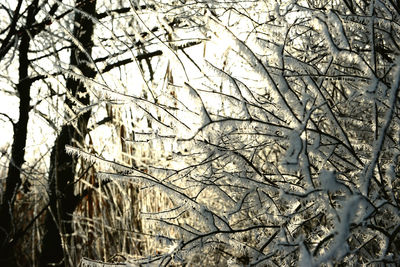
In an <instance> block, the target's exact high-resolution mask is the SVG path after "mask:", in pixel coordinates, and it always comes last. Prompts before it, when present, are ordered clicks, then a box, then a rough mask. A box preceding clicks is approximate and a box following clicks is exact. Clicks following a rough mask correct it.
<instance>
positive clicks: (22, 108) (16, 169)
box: [0, 0, 38, 266]
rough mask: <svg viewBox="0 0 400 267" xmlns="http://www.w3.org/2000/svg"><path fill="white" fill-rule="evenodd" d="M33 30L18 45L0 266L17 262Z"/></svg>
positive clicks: (32, 9)
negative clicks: (17, 219) (17, 206)
mask: <svg viewBox="0 0 400 267" xmlns="http://www.w3.org/2000/svg"><path fill="white" fill-rule="evenodd" d="M37 7H38V1H37V0H36V1H33V2H32V3H31V5H30V6H29V7H28V15H27V19H26V25H32V24H33V23H34V22H35V15H36V13H37V10H38V9H37ZM33 35H34V34H33V33H28V31H27V30H26V31H23V32H21V37H20V38H21V39H20V44H19V48H18V52H19V55H18V56H19V67H18V75H19V82H18V84H17V86H16V89H17V92H18V96H19V101H20V102H19V119H18V122H17V123H15V124H14V125H13V126H14V127H13V130H14V135H13V143H12V146H11V155H10V162H9V165H8V173H7V177H6V188H5V192H4V194H3V198H2V202H1V206H0V266H15V265H16V260H15V253H14V250H13V247H14V244H15V241H16V240H15V236H14V235H15V233H16V232H17V230H18V229H17V227H18V226H17V225H15V224H14V218H13V215H14V214H13V211H14V202H15V198H16V196H17V194H18V191H19V189H20V186H21V168H22V165H23V164H24V162H25V160H24V156H25V145H26V137H27V132H28V120H29V111H30V103H29V102H30V89H31V85H32V81H31V80H30V78H29V76H28V75H29V74H28V67H29V59H28V51H29V44H30V41H31V38H32V37H33Z"/></svg>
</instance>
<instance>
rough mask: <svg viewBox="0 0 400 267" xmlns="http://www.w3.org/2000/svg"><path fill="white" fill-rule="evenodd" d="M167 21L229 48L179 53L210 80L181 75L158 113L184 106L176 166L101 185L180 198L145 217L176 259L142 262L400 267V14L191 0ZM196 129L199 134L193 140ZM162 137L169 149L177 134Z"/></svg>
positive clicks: (361, 6) (353, 7) (343, 4)
mask: <svg viewBox="0 0 400 267" xmlns="http://www.w3.org/2000/svg"><path fill="white" fill-rule="evenodd" d="M161 8H162V7H159V9H158V10H162V9H161ZM167 10H168V11H169V12H171V13H168V11H166V12H167V13H166V14H170V16H175V15H176V16H178V17H179V15H177V14H184V15H183V16H182V17H184V16H185V17H186V19H184V18H183V20H184V21H185V23H186V25H187V28H190V29H193V28H195V27H199V29H200V30H201V31H199V32H196V34H200V33H202V34H204V35H203V38H206V39H210V40H211V41H214V43H217V44H218V45H219V46H214V47H213V44H212V43H211V42H207V43H206V45H205V46H204V47H205V50H206V55H205V60H204V61H202V60H201V59H193V58H192V56H191V55H190V53H185V54H183V55H182V54H180V56H181V57H180V59H181V62H184V61H183V60H184V58H185V56H186V57H189V58H191V59H192V60H193V63H194V67H193V68H198V69H199V71H200V72H201V73H202V74H203V75H202V79H199V78H198V77H195V78H196V79H194V78H193V76H194V74H193V73H194V72H193V73H191V75H193V76H191V75H189V76H188V77H182V78H181V80H179V79H176V76H175V79H174V84H173V85H171V87H170V88H171V90H173V91H174V93H173V94H171V96H172V97H170V98H169V99H165V100H164V101H165V102H160V100H159V101H158V104H159V107H160V106H167V104H168V103H171V102H172V101H174V100H173V99H172V98H174V97H176V98H177V102H176V103H177V106H175V107H174V108H172V107H171V108H170V109H169V110H171V113H172V114H174V115H176V117H175V118H177V120H176V121H174V119H171V117H170V114H165V113H164V114H162V115H163V116H162V119H161V120H162V121H168V122H171V121H172V123H174V122H175V128H174V129H175V130H176V132H174V134H173V135H174V136H175V138H176V139H175V140H176V141H175V142H176V143H175V144H176V145H177V149H176V150H175V154H174V156H173V159H172V161H173V163H171V162H166V163H165V164H161V163H160V164H159V165H157V166H152V167H150V168H149V172H144V171H140V170H137V169H130V168H129V166H125V168H126V169H125V171H126V172H128V174H121V173H113V172H102V173H101V175H100V177H103V179H104V180H109V179H111V180H114V181H118V180H120V179H123V180H124V181H126V180H132V181H135V182H137V183H138V182H139V183H144V184H145V185H146V188H147V190H154V188H158V189H159V190H161V191H163V192H164V193H165V194H167V195H168V196H169V197H170V198H171V201H172V203H173V206H172V207H171V208H170V209H167V210H163V211H162V212H160V211H155V212H154V213H152V214H147V215H146V216H147V217H149V219H150V220H152V221H156V222H159V223H160V228H158V230H160V235H159V236H158V238H159V239H161V240H163V241H164V242H165V243H164V245H165V247H164V248H166V249H167V248H168V250H165V251H164V253H162V254H161V255H155V256H153V257H151V258H150V259H149V258H144V259H142V260H141V261H139V262H141V263H148V262H157V263H158V264H160V265H168V264H170V263H171V261H175V262H180V261H181V262H182V263H183V264H194V263H195V262H197V263H198V262H200V263H199V264H200V265H204V264H206V262H207V261H211V263H212V264H215V263H216V262H220V263H222V264H226V263H228V262H229V263H231V264H233V263H237V264H244V265H258V264H260V265H271V266H274V265H281V264H282V263H283V264H285V265H290V266H292V265H296V264H299V265H300V266H319V265H320V264H329V263H333V264H340V263H344V262H345V263H348V264H355V265H357V264H372V263H382V264H391V265H393V266H394V265H396V264H398V263H399V261H400V259H399V254H398V251H399V240H400V239H399V236H398V233H399V231H400V224H399V216H398V211H399V205H398V189H397V187H396V184H397V183H398V181H399V175H398V149H399V147H398V145H399V136H398V133H397V130H396V129H397V128H398V124H399V120H398V119H399V117H398V108H399V102H398V91H399V77H400V76H399V66H398V64H399V62H398V59H397V54H398V40H397V35H398V33H397V31H396V30H395V29H396V28H397V26H396V25H397V16H398V14H399V13H398V6H397V4H395V3H394V2H393V1H379V2H377V1H369V2H368V1H337V2H331V1H294V2H291V3H268V2H267V3H266V2H262V3H261V2H245V3H243V2H236V3H235V2H229V3H222V2H221V3H220V2H219V3H216V2H213V3H212V6H208V4H205V3H204V4H202V3H191V4H190V3H188V2H187V1H186V2H185V4H182V5H180V6H174V8H173V9H170V6H168V8H167ZM260 11H263V12H260ZM188 14H191V16H189V15H188ZM204 14H206V15H204ZM212 48H216V49H219V50H217V51H216V52H215V54H213V53H212V52H211V51H210V50H211V49H212ZM208 51H210V52H208ZM221 55H222V56H221ZM202 63H203V64H202ZM183 64H184V66H185V67H186V68H189V65H185V64H186V63H183ZM201 66H205V67H201ZM172 69H174V67H172ZM184 123H187V124H189V125H191V126H192V128H195V129H197V130H196V131H195V133H194V134H193V135H192V136H191V137H190V138H188V137H187V133H185V132H187V129H185V128H184V127H182V124H184ZM167 125H169V124H168V123H167ZM163 131H166V132H165V134H163ZM156 136H158V138H159V139H161V140H164V141H165V142H167V140H169V138H171V137H170V129H169V128H168V127H160V130H159V131H158V134H157V135H156ZM69 150H70V151H71V153H75V154H80V153H81V152H80V151H79V150H76V149H73V148H69ZM96 160H97V161H99V162H102V161H103V160H102V159H100V158H99V159H96ZM183 163H184V164H183ZM167 164H168V166H169V167H168V166H167ZM171 166H175V167H171ZM200 253H201V254H200ZM205 253H206V254H207V255H208V257H207V258H204V257H201V256H200V255H204V254H205Z"/></svg>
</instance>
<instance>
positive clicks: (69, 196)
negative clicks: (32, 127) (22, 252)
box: [39, 0, 96, 266]
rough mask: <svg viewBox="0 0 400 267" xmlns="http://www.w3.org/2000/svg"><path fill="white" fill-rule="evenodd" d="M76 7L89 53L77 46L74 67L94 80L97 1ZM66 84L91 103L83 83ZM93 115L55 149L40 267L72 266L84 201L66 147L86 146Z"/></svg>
mask: <svg viewBox="0 0 400 267" xmlns="http://www.w3.org/2000/svg"><path fill="white" fill-rule="evenodd" d="M76 8H77V9H79V10H80V11H82V13H81V12H76V13H75V18H74V25H75V26H74V37H75V38H76V40H77V41H79V42H80V44H81V45H82V47H84V48H85V51H81V50H80V49H79V48H78V47H77V46H76V45H73V48H72V50H71V56H70V64H71V65H73V66H76V67H77V68H79V70H80V71H81V72H82V74H83V76H84V77H87V78H94V77H95V75H96V72H95V71H94V70H93V69H92V68H91V67H90V66H89V62H90V58H88V55H89V56H90V55H91V52H92V47H93V41H92V36H93V28H94V24H93V22H92V20H91V19H90V18H88V17H87V16H86V15H85V14H88V15H91V16H94V15H95V11H96V1H95V0H83V1H77V2H76ZM66 85H67V89H68V90H69V91H70V93H71V95H73V96H74V97H75V98H76V99H77V100H78V101H80V102H81V103H82V104H84V105H88V104H90V98H89V94H88V92H87V88H86V87H85V85H84V83H83V82H82V81H79V80H75V79H72V78H69V79H67V84H66ZM65 105H67V106H68V107H69V108H70V109H72V108H73V107H74V105H75V104H74V103H73V102H72V101H71V100H70V99H68V98H67V99H66V100H65ZM90 115H91V113H90V111H87V112H86V113H84V114H81V115H80V116H79V117H78V119H77V122H76V124H75V126H74V125H71V124H66V125H64V126H63V127H62V129H61V131H60V133H59V135H58V136H57V138H56V141H55V144H54V147H53V149H52V153H51V163H50V173H49V197H50V199H49V200H50V209H49V212H48V213H47V215H46V219H45V231H46V232H45V234H44V237H43V243H42V250H41V256H40V260H39V261H40V266H63V265H65V266H68V265H69V262H68V259H67V254H66V248H65V247H63V243H65V244H68V243H69V242H68V240H69V239H70V238H69V237H70V235H71V234H72V233H73V226H72V214H73V212H74V210H75V208H76V206H77V204H78V202H79V201H80V197H79V196H76V195H75V194H74V177H75V173H76V164H77V162H76V160H74V159H73V158H72V157H71V155H68V154H67V153H66V152H65V146H66V145H71V146H78V147H79V146H81V145H83V143H84V140H85V136H86V134H87V132H88V130H87V125H88V121H89V118H90ZM67 119H70V118H67Z"/></svg>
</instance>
